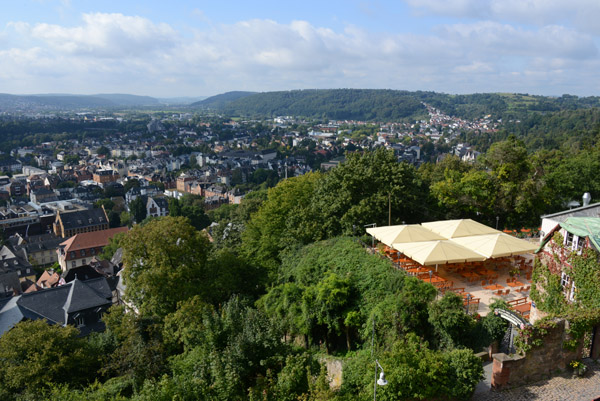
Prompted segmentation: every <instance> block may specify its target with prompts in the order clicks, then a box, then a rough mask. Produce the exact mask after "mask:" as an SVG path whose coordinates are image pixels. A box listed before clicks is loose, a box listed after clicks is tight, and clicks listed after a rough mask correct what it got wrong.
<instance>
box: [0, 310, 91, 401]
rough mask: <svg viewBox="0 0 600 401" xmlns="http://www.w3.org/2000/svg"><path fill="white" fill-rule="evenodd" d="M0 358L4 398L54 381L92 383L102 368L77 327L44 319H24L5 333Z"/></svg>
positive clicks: (0, 344) (0, 393) (1, 390)
mask: <svg viewBox="0 0 600 401" xmlns="http://www.w3.org/2000/svg"><path fill="white" fill-rule="evenodd" d="M0 360H1V361H2V363H1V364H0V395H3V398H4V397H7V396H8V395H9V394H13V395H14V394H17V393H21V392H23V391H30V392H32V393H35V392H38V391H40V390H42V389H44V388H47V387H48V386H50V385H52V384H61V383H62V384H69V385H72V386H79V385H82V384H85V383H87V382H89V381H90V380H91V379H92V378H93V377H94V373H95V371H96V369H98V368H99V367H100V365H99V361H98V359H97V358H96V355H95V354H94V353H93V351H92V349H91V348H90V347H88V346H87V343H86V341H85V340H84V339H82V338H80V337H79V331H78V330H77V329H76V328H74V327H71V326H67V327H62V326H57V325H50V324H48V323H47V322H46V321H44V320H35V321H26V322H21V323H18V324H17V325H16V326H14V327H13V328H12V329H10V330H9V331H7V332H6V333H4V334H3V335H2V337H0ZM65 372H68V374H65ZM5 399H6V398H5Z"/></svg>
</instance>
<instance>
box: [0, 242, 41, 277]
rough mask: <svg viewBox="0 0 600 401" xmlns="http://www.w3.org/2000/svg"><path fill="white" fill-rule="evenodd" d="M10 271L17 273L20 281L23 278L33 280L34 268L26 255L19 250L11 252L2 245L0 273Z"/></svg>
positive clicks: (0, 249)
mask: <svg viewBox="0 0 600 401" xmlns="http://www.w3.org/2000/svg"><path fill="white" fill-rule="evenodd" d="M11 272H15V273H17V276H18V277H19V281H21V282H23V281H25V280H32V281H35V270H34V269H33V266H31V263H29V261H28V260H27V258H26V256H25V255H24V254H23V253H21V252H13V251H12V250H11V249H10V248H9V247H7V246H6V245H4V246H3V247H2V248H0V274H4V273H11Z"/></svg>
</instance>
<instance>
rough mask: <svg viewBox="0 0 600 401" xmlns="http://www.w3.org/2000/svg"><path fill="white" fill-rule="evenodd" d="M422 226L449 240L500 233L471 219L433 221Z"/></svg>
mask: <svg viewBox="0 0 600 401" xmlns="http://www.w3.org/2000/svg"><path fill="white" fill-rule="evenodd" d="M421 225H422V226H423V227H425V228H427V229H429V230H431V231H433V232H435V233H437V234H439V235H441V236H443V237H445V238H447V239H450V238H457V237H469V236H473V235H484V234H499V233H500V231H498V230H494V229H493V228H492V227H488V226H486V225H485V224H481V223H478V222H476V221H474V220H471V219H461V220H442V221H432V222H429V223H422V224H421Z"/></svg>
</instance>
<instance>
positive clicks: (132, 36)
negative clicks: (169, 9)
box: [31, 13, 177, 58]
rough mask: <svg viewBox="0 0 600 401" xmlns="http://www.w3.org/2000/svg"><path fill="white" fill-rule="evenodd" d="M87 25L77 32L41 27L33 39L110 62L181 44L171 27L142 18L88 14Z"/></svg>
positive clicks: (57, 26)
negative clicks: (108, 59)
mask: <svg viewBox="0 0 600 401" xmlns="http://www.w3.org/2000/svg"><path fill="white" fill-rule="evenodd" d="M83 22H84V24H83V25H81V26H78V27H73V28H67V27H62V26H59V25H50V24H38V25H36V26H34V27H33V28H31V36H32V37H33V38H36V39H39V40H42V41H44V42H46V43H47V44H48V46H50V47H52V48H53V49H56V50H58V51H61V52H65V53H72V54H90V55H94V56H97V57H109V58H118V57H124V56H126V57H130V56H141V55H147V54H148V53H151V52H153V51H157V50H161V49H163V48H165V47H168V46H172V45H173V44H174V42H175V41H176V40H177V34H176V32H175V31H174V30H173V29H172V28H171V27H170V26H169V25H167V24H154V23H152V22H151V21H150V20H148V19H145V18H141V17H130V16H125V15H122V14H102V13H95V14H84V15H83Z"/></svg>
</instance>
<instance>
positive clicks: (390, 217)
mask: <svg viewBox="0 0 600 401" xmlns="http://www.w3.org/2000/svg"><path fill="white" fill-rule="evenodd" d="M388 207H389V210H388V226H391V225H392V193H391V192H388Z"/></svg>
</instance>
